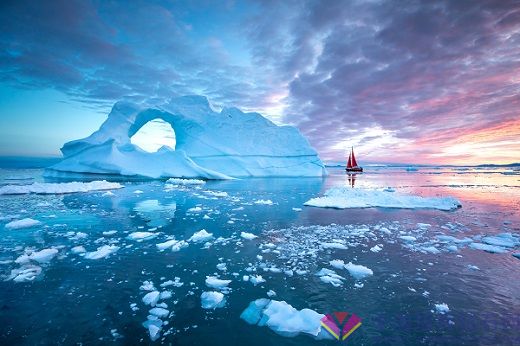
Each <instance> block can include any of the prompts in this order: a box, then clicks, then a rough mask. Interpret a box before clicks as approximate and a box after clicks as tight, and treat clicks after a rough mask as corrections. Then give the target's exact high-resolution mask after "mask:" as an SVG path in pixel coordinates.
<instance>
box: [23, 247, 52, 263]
mask: <svg viewBox="0 0 520 346" xmlns="http://www.w3.org/2000/svg"><path fill="white" fill-rule="evenodd" d="M57 254H58V250H57V249H43V250H40V251H37V252H33V253H32V254H31V255H30V256H29V259H31V260H33V261H36V262H38V263H48V262H50V261H51V260H52V259H53V258H54V257H55V256H56V255H57Z"/></svg>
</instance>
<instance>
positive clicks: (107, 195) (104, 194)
mask: <svg viewBox="0 0 520 346" xmlns="http://www.w3.org/2000/svg"><path fill="white" fill-rule="evenodd" d="M101 196H102V197H113V196H115V193H113V192H112V191H107V192H104V193H103V194H102V195H101Z"/></svg>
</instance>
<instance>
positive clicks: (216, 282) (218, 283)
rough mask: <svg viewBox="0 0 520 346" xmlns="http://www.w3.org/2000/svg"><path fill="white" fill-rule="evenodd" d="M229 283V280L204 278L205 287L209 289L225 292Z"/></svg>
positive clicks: (211, 277)
mask: <svg viewBox="0 0 520 346" xmlns="http://www.w3.org/2000/svg"><path fill="white" fill-rule="evenodd" d="M230 283H231V280H222V279H219V278H217V277H216V276H206V286H208V287H211V288H215V289H219V290H226V289H227V288H228V285H229V284H230Z"/></svg>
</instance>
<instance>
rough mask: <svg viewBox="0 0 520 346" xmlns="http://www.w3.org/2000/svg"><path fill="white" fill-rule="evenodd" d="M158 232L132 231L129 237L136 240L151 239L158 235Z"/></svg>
mask: <svg viewBox="0 0 520 346" xmlns="http://www.w3.org/2000/svg"><path fill="white" fill-rule="evenodd" d="M158 235H159V234H158V233H153V232H132V233H130V234H129V235H128V237H127V238H128V239H130V240H135V241H139V242H140V241H143V240H150V239H153V238H155V237H157V236H158Z"/></svg>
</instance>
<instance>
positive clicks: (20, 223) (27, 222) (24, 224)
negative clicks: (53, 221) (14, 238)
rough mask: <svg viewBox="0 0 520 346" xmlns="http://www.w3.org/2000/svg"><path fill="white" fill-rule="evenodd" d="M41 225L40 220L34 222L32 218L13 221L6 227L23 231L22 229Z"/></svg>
mask: <svg viewBox="0 0 520 346" xmlns="http://www.w3.org/2000/svg"><path fill="white" fill-rule="evenodd" d="M39 225H41V222H40V221H38V220H34V219H31V218H26V219H21V220H16V221H11V222H9V223H8V224H6V225H5V228H7V229H21V228H30V227H35V226H39Z"/></svg>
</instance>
